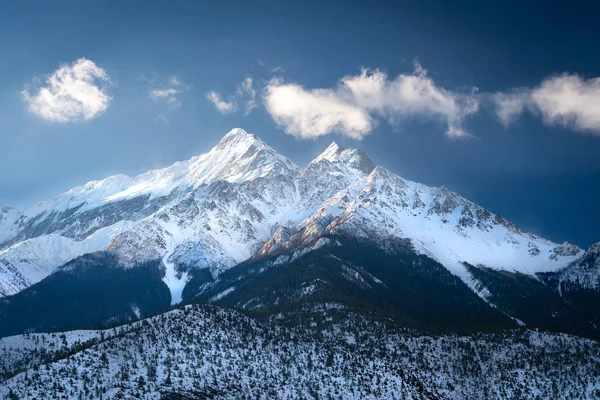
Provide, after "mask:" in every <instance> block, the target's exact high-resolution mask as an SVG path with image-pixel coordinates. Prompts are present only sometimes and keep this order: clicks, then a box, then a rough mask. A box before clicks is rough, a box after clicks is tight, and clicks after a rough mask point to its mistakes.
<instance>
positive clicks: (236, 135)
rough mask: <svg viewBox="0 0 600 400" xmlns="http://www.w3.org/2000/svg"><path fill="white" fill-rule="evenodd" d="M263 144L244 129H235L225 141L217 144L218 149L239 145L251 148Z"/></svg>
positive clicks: (227, 135) (228, 134) (224, 137)
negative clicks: (256, 144) (253, 145)
mask: <svg viewBox="0 0 600 400" xmlns="http://www.w3.org/2000/svg"><path fill="white" fill-rule="evenodd" d="M255 143H261V144H264V143H263V142H262V141H261V140H260V139H259V138H257V137H256V136H255V135H254V134H252V133H248V132H246V131H245V130H243V129H242V128H233V129H232V130H230V131H229V132H227V134H225V136H223V139H221V141H220V142H219V144H217V148H223V147H231V146H237V145H247V147H250V146H251V145H252V144H255Z"/></svg>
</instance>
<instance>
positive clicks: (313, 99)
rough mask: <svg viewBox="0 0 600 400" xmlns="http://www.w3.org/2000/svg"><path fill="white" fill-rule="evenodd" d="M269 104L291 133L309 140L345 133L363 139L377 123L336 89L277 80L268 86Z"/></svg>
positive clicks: (266, 101) (269, 110)
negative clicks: (307, 86) (309, 88)
mask: <svg viewBox="0 0 600 400" xmlns="http://www.w3.org/2000/svg"><path fill="white" fill-rule="evenodd" d="M265 106H266V108H267V111H268V112H269V114H270V115H271V117H272V118H273V120H275V122H276V123H277V124H278V125H281V126H283V127H284V128H285V131H286V132H287V133H290V134H292V135H294V136H297V137H300V138H304V139H309V138H315V137H318V136H323V135H328V134H330V133H333V132H338V133H343V134H345V135H347V136H349V137H351V138H354V139H362V138H363V136H364V135H366V134H368V133H369V132H370V131H371V130H372V129H373V128H374V126H375V122H374V121H373V119H372V118H371V116H370V115H369V113H368V112H367V111H366V110H365V109H363V108H361V107H358V106H356V105H353V104H350V103H349V102H347V101H345V100H344V99H342V98H340V96H338V94H337V93H336V92H335V91H334V90H330V89H314V90H306V89H304V88H303V87H302V86H300V85H296V84H289V83H288V84H284V83H283V81H282V80H281V79H273V80H271V82H270V83H269V84H268V85H267V87H266V89H265Z"/></svg>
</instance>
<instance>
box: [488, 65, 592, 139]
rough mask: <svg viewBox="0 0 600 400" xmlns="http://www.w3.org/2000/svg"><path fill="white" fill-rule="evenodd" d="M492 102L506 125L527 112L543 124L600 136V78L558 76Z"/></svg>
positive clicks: (572, 75)
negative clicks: (537, 116)
mask: <svg viewBox="0 0 600 400" xmlns="http://www.w3.org/2000/svg"><path fill="white" fill-rule="evenodd" d="M493 102H494V105H495V111H496V115H497V116H498V118H499V119H500V121H501V122H502V123H503V124H504V125H505V126H509V125H510V124H512V123H513V122H514V121H515V120H516V119H518V118H519V117H520V116H521V114H522V113H523V112H525V111H527V110H528V111H530V112H532V113H533V114H535V115H539V116H540V117H541V118H542V121H543V122H544V123H545V124H546V125H549V126H555V125H560V126H564V127H566V128H571V129H574V130H576V131H581V132H589V133H592V134H595V135H600V111H599V110H600V78H593V79H584V78H582V77H581V76H579V75H575V74H562V75H557V76H553V77H550V78H547V79H545V80H543V81H542V83H541V84H540V85H539V86H537V87H535V88H533V89H529V88H522V89H518V90H513V91H511V92H508V93H496V94H494V95H493Z"/></svg>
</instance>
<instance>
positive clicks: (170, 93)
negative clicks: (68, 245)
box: [148, 77, 182, 108]
mask: <svg viewBox="0 0 600 400" xmlns="http://www.w3.org/2000/svg"><path fill="white" fill-rule="evenodd" d="M174 79H175V80H176V79H177V78H175V77H173V78H171V79H170V80H169V82H170V83H171V84H172V83H173V80H174ZM176 82H177V85H180V84H181V83H180V82H179V80H176ZM181 92H182V90H181V89H175V88H173V87H171V88H167V89H151V90H149V91H148V96H150V98H151V99H152V100H155V101H164V102H166V103H167V105H168V106H169V107H171V108H178V107H181V100H180V99H179V96H178V95H179V94H180V93H181Z"/></svg>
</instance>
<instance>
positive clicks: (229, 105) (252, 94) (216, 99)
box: [206, 77, 257, 115]
mask: <svg viewBox="0 0 600 400" xmlns="http://www.w3.org/2000/svg"><path fill="white" fill-rule="evenodd" d="M206 98H207V99H208V100H209V101H210V102H211V103H213V105H214V106H215V107H216V109H217V110H218V111H219V112H220V113H221V114H229V113H233V112H236V111H237V110H238V109H239V103H243V104H244V115H248V114H250V113H251V112H252V110H253V109H255V108H256V106H257V104H256V90H255V89H254V82H253V80H252V78H251V77H247V78H245V79H244V80H243V81H241V82H240V83H239V84H238V85H237V87H236V90H235V95H234V96H229V100H225V99H224V98H223V96H221V94H220V93H219V92H215V91H214V90H212V91H210V92H208V93H206Z"/></svg>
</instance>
